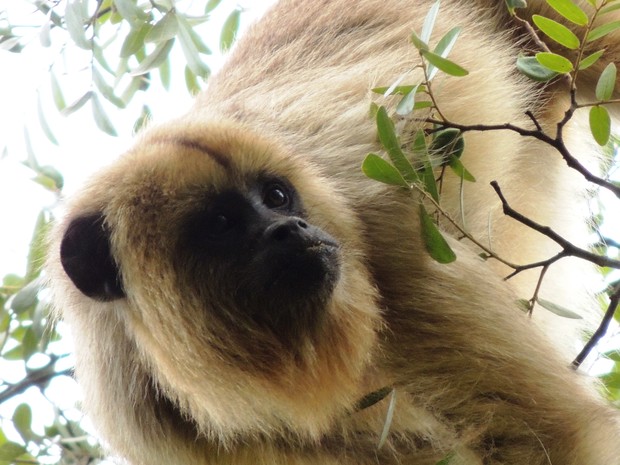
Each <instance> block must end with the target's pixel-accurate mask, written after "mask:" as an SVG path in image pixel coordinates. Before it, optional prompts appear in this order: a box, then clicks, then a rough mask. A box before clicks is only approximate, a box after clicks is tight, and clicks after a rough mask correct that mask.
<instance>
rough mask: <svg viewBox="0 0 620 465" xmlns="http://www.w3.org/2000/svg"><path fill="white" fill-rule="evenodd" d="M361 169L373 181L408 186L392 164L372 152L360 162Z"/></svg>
mask: <svg viewBox="0 0 620 465" xmlns="http://www.w3.org/2000/svg"><path fill="white" fill-rule="evenodd" d="M362 171H363V172H364V174H365V175H366V176H368V177H369V178H370V179H374V180H375V181H379V182H382V183H385V184H391V185H393V186H401V187H409V184H408V183H407V181H405V179H404V178H403V177H402V176H401V174H400V173H399V172H398V170H397V169H396V168H394V166H393V165H391V164H390V163H388V162H387V161H386V160H384V159H383V158H381V157H380V156H378V155H376V154H374V153H369V154H368V155H366V158H365V159H364V162H363V163H362Z"/></svg>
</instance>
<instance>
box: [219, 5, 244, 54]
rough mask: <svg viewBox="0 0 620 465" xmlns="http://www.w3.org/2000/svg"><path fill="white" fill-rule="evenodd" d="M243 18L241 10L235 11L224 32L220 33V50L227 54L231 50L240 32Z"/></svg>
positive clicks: (223, 27) (227, 20) (227, 19)
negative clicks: (240, 21)
mask: <svg viewBox="0 0 620 465" xmlns="http://www.w3.org/2000/svg"><path fill="white" fill-rule="evenodd" d="M240 18H241V10H234V11H233V12H232V13H231V14H230V15H229V16H228V18H226V21H225V22H224V25H223V26H222V32H221V33H220V50H221V51H222V52H225V51H226V50H228V49H230V47H231V46H232V44H233V42H234V41H235V37H236V36H237V32H238V31H239V19H240Z"/></svg>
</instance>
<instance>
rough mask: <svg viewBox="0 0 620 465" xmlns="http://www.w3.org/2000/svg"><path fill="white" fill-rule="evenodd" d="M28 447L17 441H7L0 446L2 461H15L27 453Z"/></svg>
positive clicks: (0, 459) (0, 458)
mask: <svg viewBox="0 0 620 465" xmlns="http://www.w3.org/2000/svg"><path fill="white" fill-rule="evenodd" d="M26 452H27V451H26V448H25V447H24V446H21V445H19V444H17V443H15V442H11V441H7V442H5V443H4V444H2V445H1V446H0V461H3V462H13V461H14V460H15V459H17V458H18V457H20V456H21V455H24V454H25V453H26Z"/></svg>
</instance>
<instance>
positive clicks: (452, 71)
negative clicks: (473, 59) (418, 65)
mask: <svg viewBox="0 0 620 465" xmlns="http://www.w3.org/2000/svg"><path fill="white" fill-rule="evenodd" d="M422 55H423V56H424V58H426V59H427V60H428V62H429V63H430V64H432V65H434V66H436V67H437V68H439V69H440V70H441V71H443V72H444V73H446V74H449V75H450V76H457V77H460V76H467V75H468V74H469V72H468V71H467V70H466V69H464V68H462V67H461V66H459V65H457V64H456V63H454V62H453V61H450V60H448V59H446V58H442V57H440V56H439V55H435V54H434V53H432V52H422Z"/></svg>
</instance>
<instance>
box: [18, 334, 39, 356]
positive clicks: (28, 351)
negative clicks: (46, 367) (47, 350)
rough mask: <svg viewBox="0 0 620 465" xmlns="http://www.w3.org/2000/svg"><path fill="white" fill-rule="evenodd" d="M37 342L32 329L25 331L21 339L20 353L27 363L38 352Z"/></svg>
mask: <svg viewBox="0 0 620 465" xmlns="http://www.w3.org/2000/svg"><path fill="white" fill-rule="evenodd" d="M38 346H39V340H38V339H37V335H36V334H35V332H34V330H33V329H32V327H29V328H27V329H26V332H25V334H24V337H23V338H22V351H23V357H24V360H26V361H28V359H30V357H32V356H33V355H34V354H35V353H37V351H38Z"/></svg>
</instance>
